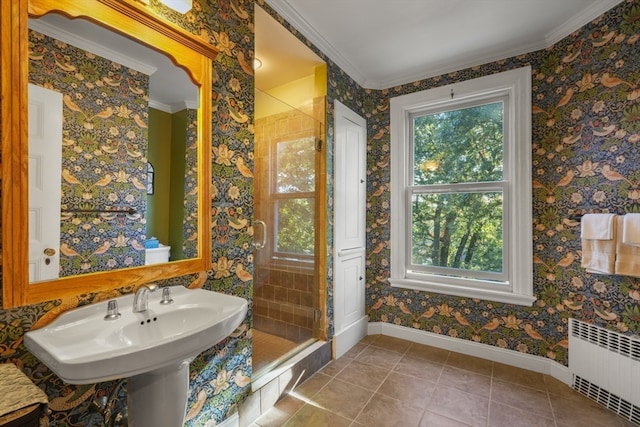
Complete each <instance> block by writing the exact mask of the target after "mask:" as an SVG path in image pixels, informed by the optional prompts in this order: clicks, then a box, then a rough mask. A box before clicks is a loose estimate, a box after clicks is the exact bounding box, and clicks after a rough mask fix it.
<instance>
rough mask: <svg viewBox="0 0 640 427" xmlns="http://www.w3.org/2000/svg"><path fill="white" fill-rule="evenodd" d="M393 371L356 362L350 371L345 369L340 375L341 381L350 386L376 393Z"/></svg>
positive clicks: (352, 364) (350, 367)
mask: <svg viewBox="0 0 640 427" xmlns="http://www.w3.org/2000/svg"><path fill="white" fill-rule="evenodd" d="M390 371H391V370H390V369H389V368H381V367H380V366H375V365H368V364H366V363H360V362H358V361H357V360H354V361H353V362H351V364H349V368H348V369H343V370H342V372H340V373H339V374H338V375H336V378H337V379H340V380H342V381H344V382H347V383H349V384H354V385H357V386H360V387H362V388H366V389H368V390H371V391H376V390H377V389H378V387H380V384H382V382H383V381H384V379H385V378H386V377H387V375H388V374H389V372H390Z"/></svg>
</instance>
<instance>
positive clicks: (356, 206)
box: [334, 101, 368, 357]
mask: <svg viewBox="0 0 640 427" xmlns="http://www.w3.org/2000/svg"><path fill="white" fill-rule="evenodd" d="M334 107H335V108H334V113H335V132H334V136H335V163H334V171H335V177H334V184H335V186H334V246H335V254H334V285H335V292H334V321H335V323H334V326H335V331H336V333H335V337H334V339H335V348H336V356H337V357H339V356H341V355H342V354H344V353H345V352H346V351H348V349H349V348H351V347H352V346H353V345H355V344H357V343H358V341H360V339H362V337H364V336H365V335H366V330H367V323H368V322H367V320H368V319H367V317H366V314H365V249H366V241H365V237H366V236H365V233H366V226H365V219H366V197H365V196H366V186H367V184H366V176H367V171H366V159H367V128H366V121H365V120H364V119H363V118H362V117H360V116H358V115H357V114H356V113H354V112H353V111H351V110H349V109H348V108H347V107H345V106H344V105H342V104H341V103H340V102H338V101H336V102H335V104H334Z"/></svg>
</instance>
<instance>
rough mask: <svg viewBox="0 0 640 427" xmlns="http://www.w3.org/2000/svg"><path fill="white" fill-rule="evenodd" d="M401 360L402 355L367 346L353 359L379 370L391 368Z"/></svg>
mask: <svg viewBox="0 0 640 427" xmlns="http://www.w3.org/2000/svg"><path fill="white" fill-rule="evenodd" d="M401 358H402V354H400V353H396V352H395V351H390V350H385V349H383V348H379V347H374V346H369V347H367V348H365V349H364V350H363V351H362V352H361V353H360V354H358V356H357V357H356V358H355V359H354V360H357V361H358V362H361V363H367V364H369V365H376V366H380V367H381V368H388V369H391V368H393V367H394V366H395V365H396V363H398V361H399V360H400V359H401Z"/></svg>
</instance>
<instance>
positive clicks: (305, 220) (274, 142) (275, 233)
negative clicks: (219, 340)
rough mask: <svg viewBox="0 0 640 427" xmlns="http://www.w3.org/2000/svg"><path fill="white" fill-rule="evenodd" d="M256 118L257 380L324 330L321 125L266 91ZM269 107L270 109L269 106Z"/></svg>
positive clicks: (254, 366) (255, 285) (254, 363)
mask: <svg viewBox="0 0 640 427" xmlns="http://www.w3.org/2000/svg"><path fill="white" fill-rule="evenodd" d="M258 98H261V99H262V101H263V102H264V100H265V99H267V100H268V102H269V103H270V106H271V108H270V109H269V114H265V115H258V114H257V115H256V116H257V118H256V127H255V129H256V130H255V153H254V155H255V218H256V219H255V220H254V230H255V236H254V237H255V244H254V246H255V251H254V267H255V274H254V351H253V353H254V356H253V369H254V377H256V376H259V375H260V374H261V373H262V372H264V371H265V370H269V369H270V368H271V367H274V366H277V364H278V363H280V362H281V361H283V360H285V359H286V358H288V357H289V356H291V355H292V354H295V352H296V351H299V350H300V349H301V348H304V347H305V346H306V345H308V344H310V343H312V342H314V341H315V339H316V338H317V337H318V331H319V318H320V316H319V310H318V301H319V297H318V280H317V278H318V271H317V270H318V269H317V262H316V261H317V252H318V251H317V250H316V247H317V241H318V237H319V236H317V235H316V228H317V221H318V214H317V209H316V207H317V203H316V196H317V188H316V187H317V186H316V179H317V175H318V174H317V173H316V167H317V164H318V155H319V153H318V150H317V148H318V144H319V141H320V135H321V133H320V132H321V128H322V127H321V125H320V122H319V121H317V120H315V119H314V118H313V117H312V116H311V115H309V114H307V113H305V112H303V111H301V110H299V109H295V108H293V107H290V106H288V105H286V104H284V103H282V102H281V101H278V100H276V99H275V98H272V97H270V96H269V95H266V94H264V93H260V96H258ZM263 105H264V104H263Z"/></svg>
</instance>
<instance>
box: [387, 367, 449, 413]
mask: <svg viewBox="0 0 640 427" xmlns="http://www.w3.org/2000/svg"><path fill="white" fill-rule="evenodd" d="M435 388H436V384H435V383H432V382H429V381H425V380H423V379H421V378H416V377H414V376H410V375H404V374H400V373H397V372H392V373H391V374H390V375H389V376H388V377H387V379H386V380H385V381H384V383H382V385H381V386H380V388H379V389H378V394H383V395H385V396H389V397H392V398H394V399H397V400H400V401H402V402H406V403H407V404H409V405H411V406H414V407H417V408H420V409H424V408H425V407H426V406H427V403H428V402H429V399H431V395H432V393H433V390H435Z"/></svg>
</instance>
